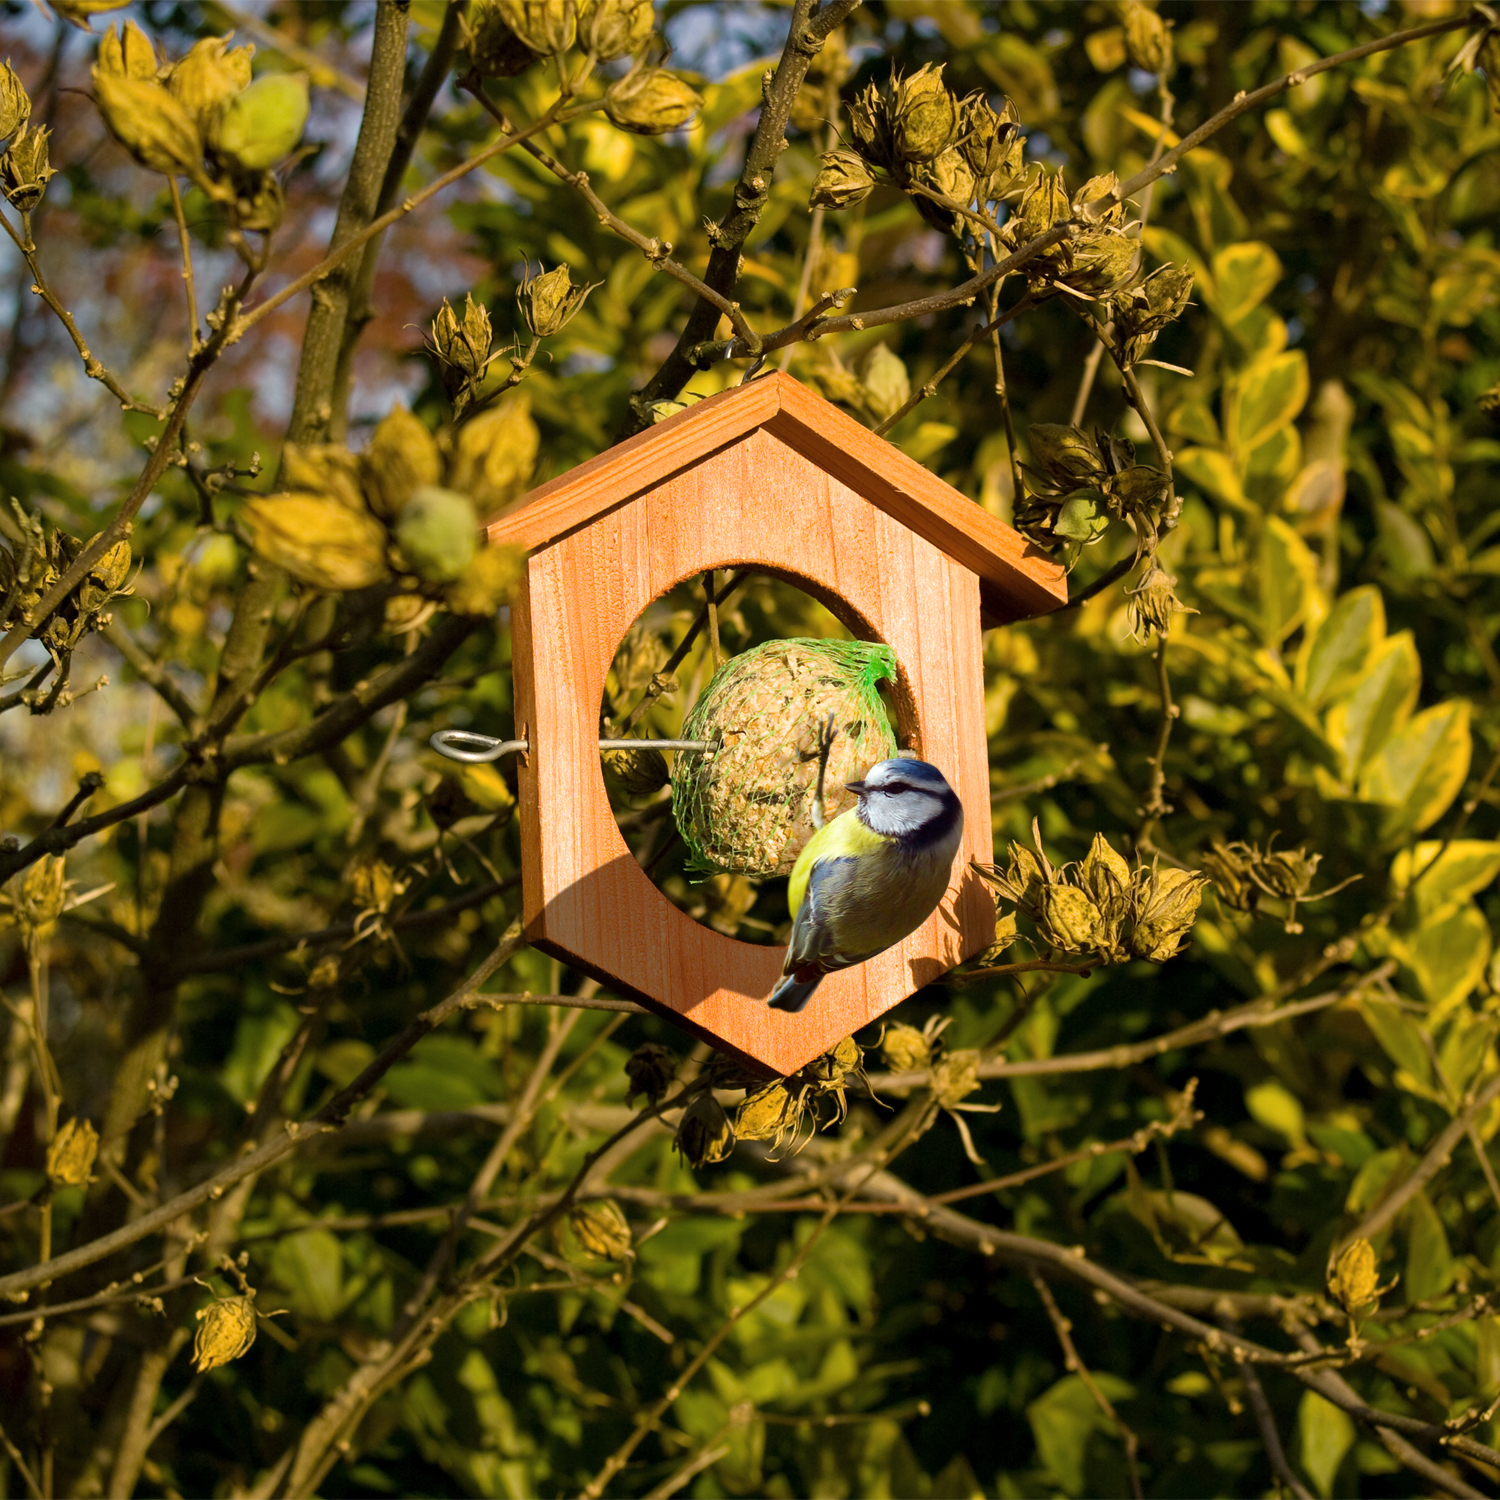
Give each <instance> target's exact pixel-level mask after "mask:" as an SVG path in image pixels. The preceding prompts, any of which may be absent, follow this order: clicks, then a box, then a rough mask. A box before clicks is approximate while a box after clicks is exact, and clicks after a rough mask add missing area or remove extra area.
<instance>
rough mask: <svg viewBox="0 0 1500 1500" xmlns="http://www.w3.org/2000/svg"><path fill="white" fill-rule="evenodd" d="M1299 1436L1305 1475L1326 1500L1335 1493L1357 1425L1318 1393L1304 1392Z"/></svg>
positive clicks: (1299, 1418) (1300, 1411) (1352, 1444)
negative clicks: (1335, 1481)
mask: <svg viewBox="0 0 1500 1500" xmlns="http://www.w3.org/2000/svg"><path fill="white" fill-rule="evenodd" d="M1297 1436H1298V1439H1299V1441H1300V1444H1301V1456H1302V1472H1303V1473H1304V1474H1306V1475H1307V1477H1308V1478H1309V1479H1310V1480H1311V1481H1312V1485H1313V1488H1314V1489H1315V1490H1316V1491H1317V1492H1318V1493H1319V1494H1320V1495H1322V1496H1323V1500H1328V1497H1329V1496H1331V1495H1332V1494H1333V1485H1334V1480H1335V1479H1336V1478H1337V1477H1338V1472H1339V1465H1340V1464H1341V1463H1343V1461H1344V1457H1345V1455H1346V1454H1347V1453H1348V1452H1349V1450H1350V1449H1351V1448H1352V1447H1353V1446H1354V1423H1353V1421H1352V1420H1351V1419H1350V1418H1349V1416H1348V1414H1347V1413H1346V1412H1344V1411H1342V1410H1341V1409H1340V1408H1339V1407H1337V1406H1335V1405H1334V1404H1333V1402H1331V1401H1327V1400H1325V1399H1324V1398H1323V1397H1322V1396H1320V1395H1319V1394H1318V1393H1317V1392H1316V1391H1304V1392H1303V1393H1302V1401H1301V1404H1300V1405H1299V1406H1298V1408H1297Z"/></svg>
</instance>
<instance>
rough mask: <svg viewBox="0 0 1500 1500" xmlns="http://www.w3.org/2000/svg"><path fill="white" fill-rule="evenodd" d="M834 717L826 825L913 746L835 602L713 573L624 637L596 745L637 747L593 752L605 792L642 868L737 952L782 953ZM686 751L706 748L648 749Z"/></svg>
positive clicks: (898, 710)
mask: <svg viewBox="0 0 1500 1500" xmlns="http://www.w3.org/2000/svg"><path fill="white" fill-rule="evenodd" d="M710 580H711V583H712V589H713V597H714V600H715V603H714V606H713V607H712V609H710V607H709V602H708V600H709V593H708V590H709V586H710ZM851 627H852V628H851ZM716 642H717V655H716V653H715V644H716ZM829 712H832V713H833V714H834V723H835V729H836V735H835V739H834V746H833V750H832V753H831V755H830V759H829V769H828V775H827V778H826V783H825V789H824V797H825V808H826V811H827V814H828V816H830V817H832V816H836V815H837V814H838V813H840V812H842V811H844V809H845V808H846V807H849V806H852V805H853V802H854V797H853V793H851V792H849V791H847V790H846V789H845V786H844V783H845V782H846V781H850V780H854V779H855V778H857V777H858V776H861V775H863V774H864V773H865V772H866V771H867V770H868V769H869V768H870V766H872V765H874V764H875V763H876V762H878V761H880V760H883V759H885V758H886V757H887V756H888V755H892V754H894V753H895V752H896V750H897V749H909V750H917V749H918V746H919V743H920V741H919V736H918V733H917V724H916V715H915V711H914V706H913V703H912V698H911V693H910V691H909V689H908V688H907V686H906V683H905V679H904V676H903V675H902V673H901V669H900V664H899V663H898V662H897V661H896V660H895V657H894V655H893V653H892V652H891V651H890V650H889V648H887V647H885V646H883V645H881V644H880V643H879V642H878V641H876V640H875V639H874V637H873V634H872V632H870V631H869V630H868V629H867V628H866V627H865V626H864V622H862V621H860V620H859V619H858V618H857V617H855V616H854V615H853V614H852V612H851V611H850V610H849V609H848V607H847V606H846V605H844V604H843V602H842V601H841V600H838V599H827V600H826V601H820V600H819V599H818V598H815V597H814V596H813V595H812V594H811V593H810V592H808V591H806V590H805V589H804V588H803V587H801V586H799V584H798V583H795V582H793V581H791V580H790V579H787V578H784V577H781V576H778V575H775V574H773V573H770V572H767V571H764V570H762V569H753V570H752V569H734V570H731V569H720V570H718V571H717V572H715V573H713V574H712V575H700V576H698V577H696V578H693V579H690V580H688V581H686V582H684V583H681V584H679V585H678V586H677V587H676V588H674V589H672V590H670V591H669V592H668V593H666V594H665V595H663V596H662V597H661V598H659V599H657V600H655V601H654V602H653V603H652V604H651V605H649V606H648V607H647V608H646V609H645V610H644V611H643V612H642V613H641V614H640V615H639V616H638V617H637V618H636V619H635V621H634V622H633V623H632V624H631V626H630V629H629V630H628V631H627V632H626V634H625V638H624V639H623V640H622V641H621V642H620V644H619V647H618V648H617V650H616V652H615V657H614V661H613V663H612V665H611V667H610V670H609V673H608V675H607V677H606V679H605V685H604V694H603V701H602V702H601V704H600V711H599V723H600V731H599V732H600V737H601V738H604V739H612V738H620V739H631V740H640V741H642V742H643V743H642V745H641V747H640V748H639V749H635V748H631V749H629V750H615V751H609V750H607V751H604V752H602V753H601V756H600V766H601V772H602V774H603V777H604V786H605V791H606V793H607V794H608V797H609V802H610V807H611V808H612V809H613V811H614V814H615V821H616V823H617V825H618V827H619V829H620V835H621V837H622V838H623V839H624V840H625V844H626V847H627V848H629V850H630V852H631V854H632V855H634V857H635V860H636V862H637V864H639V865H640V867H641V868H642V870H644V871H645V872H646V875H647V876H648V877H649V878H650V880H651V883H652V884H653V885H654V886H655V887H656V888H657V890H659V891H660V892H661V893H662V895H663V896H665V897H666V898H667V900H668V901H670V902H672V904H673V905H674V906H676V907H678V908H679V909H680V910H681V911H683V912H686V913H687V915H688V916H690V917H692V918H693V920H694V921H696V922H698V923H700V924H701V925H703V926H705V927H709V928H712V929H713V930H714V931H716V932H720V933H723V934H724V935H725V936H727V937H731V938H736V939H738V940H739V941H741V942H747V943H759V944H768V945H770V944H784V943H785V942H786V941H787V938H788V936H789V934H790V931H791V921H790V918H789V916H788V913H787V876H788V874H789V873H790V870H791V865H792V863H793V861H794V860H795V858H796V854H797V852H798V851H799V850H800V849H801V847H802V845H803V844H804V843H805V842H806V839H807V838H808V837H810V835H811V833H812V824H811V811H812V800H813V795H814V787H815V783H816V779H817V768H818V725H819V723H820V722H821V721H823V720H824V719H825V718H826V715H827V713H829ZM683 739H691V740H693V741H694V742H695V743H697V744H699V745H701V746H703V747H705V748H703V749H698V750H692V749H667V748H664V749H661V750H654V749H652V748H651V747H650V745H649V743H648V742H650V741H661V740H683Z"/></svg>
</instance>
